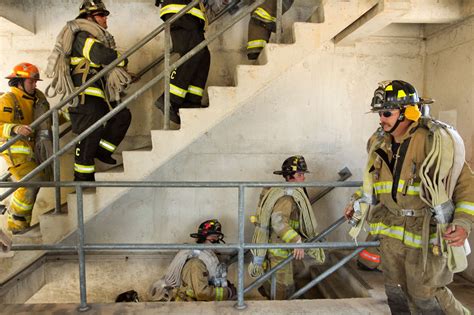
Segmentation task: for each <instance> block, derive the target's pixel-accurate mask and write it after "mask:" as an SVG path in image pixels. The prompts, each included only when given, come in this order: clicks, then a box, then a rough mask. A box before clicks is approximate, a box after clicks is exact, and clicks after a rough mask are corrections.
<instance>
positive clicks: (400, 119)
mask: <svg viewBox="0 0 474 315" xmlns="http://www.w3.org/2000/svg"><path fill="white" fill-rule="evenodd" d="M404 119H405V109H400V116H399V117H398V119H397V122H396V123H395V125H393V127H392V128H391V129H390V130H389V131H387V133H390V134H391V133H392V132H394V131H395V130H396V129H397V128H398V126H399V125H400V123H401V122H402V121H403V120H404Z"/></svg>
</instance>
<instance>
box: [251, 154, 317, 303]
mask: <svg viewBox="0 0 474 315" xmlns="http://www.w3.org/2000/svg"><path fill="white" fill-rule="evenodd" d="M273 173H274V174H276V175H282V176H283V177H284V178H285V180H286V181H287V182H289V183H302V182H304V180H305V174H306V173H309V171H308V167H307V165H306V161H305V159H304V157H303V156H301V155H296V156H291V157H289V158H287V159H286V160H285V161H284V162H283V164H282V166H281V170H277V171H274V172H273ZM258 208H259V210H258V211H259V213H258V214H257V215H258V216H259V220H260V221H259V222H257V226H258V227H261V226H267V225H268V229H269V232H270V233H269V235H268V239H261V240H259V236H258V235H259V234H258V233H256V234H254V238H253V239H254V242H256V243H266V242H270V243H301V242H303V241H304V240H305V239H306V238H307V237H306V236H309V235H308V233H307V232H308V229H307V227H308V225H310V226H311V231H312V232H314V230H313V227H316V222H315V220H314V217H313V216H308V211H311V212H312V208H311V204H310V202H309V200H308V198H307V194H306V191H305V190H304V189H302V188H293V187H291V188H285V189H282V188H279V187H272V188H265V189H263V191H262V193H261V195H260V201H259V206H258ZM264 218H267V219H264ZM303 218H304V219H303ZM264 220H268V222H267V221H265V222H264ZM308 221H311V222H308ZM308 223H310V224H308ZM256 231H257V232H258V230H257V229H256ZM306 253H307V254H309V256H311V257H314V258H317V259H320V260H321V256H324V254H323V253H322V251H320V250H307V251H306ZM253 254H254V261H255V259H257V260H264V259H265V261H266V263H263V264H262V265H263V266H262V267H263V269H268V268H273V267H275V266H276V265H278V264H279V263H280V262H282V261H283V260H285V259H286V258H288V256H290V255H294V257H295V259H296V261H293V262H292V263H289V264H287V265H285V266H284V267H283V268H281V269H279V270H278V271H277V272H276V296H275V298H276V299H278V300H284V299H288V298H289V297H290V296H291V295H292V294H293V293H294V291H295V282H294V275H295V274H297V272H298V270H300V269H301V266H302V263H301V260H302V259H303V258H304V257H305V250H304V249H294V250H287V249H268V250H267V251H266V257H261V259H258V257H255V255H256V253H254V252H253ZM322 260H324V258H322ZM320 262H321V261H320ZM250 269H251V268H250ZM250 269H249V270H250ZM251 276H252V277H253V276H254V275H252V273H251ZM259 292H260V293H261V294H262V295H263V296H266V297H268V298H270V296H271V293H270V283H269V282H268V283H265V284H264V285H263V286H262V287H260V288H259Z"/></svg>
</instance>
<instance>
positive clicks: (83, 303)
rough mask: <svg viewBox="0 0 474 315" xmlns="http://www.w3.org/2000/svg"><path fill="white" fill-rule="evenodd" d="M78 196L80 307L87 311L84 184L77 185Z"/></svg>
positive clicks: (81, 309) (81, 310) (80, 310)
mask: <svg viewBox="0 0 474 315" xmlns="http://www.w3.org/2000/svg"><path fill="white" fill-rule="evenodd" d="M76 197H77V227H78V231H77V233H78V234H77V235H78V246H77V254H78V255H79V287H80V292H81V304H80V306H79V308H78V310H79V312H85V311H87V310H89V308H90V306H89V305H87V291H86V259H85V253H84V200H83V191H82V186H81V185H80V184H79V185H77V186H76Z"/></svg>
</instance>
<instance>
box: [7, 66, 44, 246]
mask: <svg viewBox="0 0 474 315" xmlns="http://www.w3.org/2000/svg"><path fill="white" fill-rule="evenodd" d="M6 78H7V79H9V81H8V85H9V86H10V87H11V91H10V92H8V93H5V94H3V95H2V96H1V97H0V130H1V138H0V145H3V144H4V143H6V142H7V141H8V140H9V139H10V138H11V137H13V136H16V135H21V136H23V137H22V138H21V139H20V140H18V141H16V142H15V143H13V144H12V145H11V146H10V147H9V148H8V149H6V150H5V151H3V152H2V153H1V154H2V157H3V159H5V161H6V163H7V165H8V171H9V172H10V173H11V174H12V178H13V179H14V180H15V181H19V180H21V179H22V178H23V177H25V176H26V175H27V174H28V173H30V172H31V171H32V170H33V169H34V168H36V167H37V166H38V165H37V163H36V161H35V155H34V146H35V143H34V140H35V131H34V130H32V129H31V127H30V126H29V125H30V124H31V123H32V122H33V121H34V120H35V118H37V117H39V116H41V114H43V113H44V112H46V111H48V110H49V103H48V101H47V100H46V98H45V96H44V94H43V93H42V92H41V91H39V90H38V89H36V82H37V81H40V80H41V79H40V75H39V71H38V68H37V67H36V66H34V65H32V64H30V63H26V62H23V63H20V64H18V65H16V66H15V67H14V68H13V71H12V73H11V74H10V75H9V76H7V77H6ZM50 127H51V121H50V120H47V121H46V122H44V123H43V124H42V125H41V126H40V127H39V128H38V130H36V135H37V136H39V135H44V136H45V137H51V135H50V133H49V132H50ZM31 180H32V181H42V180H45V179H44V173H43V172H40V173H38V174H37V175H36V176H35V177H34V178H32V179H31ZM38 190H39V188H36V187H20V188H18V189H17V190H16V191H15V192H14V193H13V195H12V196H11V200H10V204H9V205H8V207H7V229H8V230H10V231H11V232H12V233H14V234H16V233H21V232H23V231H25V230H27V229H28V228H29V227H30V222H31V213H32V211H33V206H34V203H35V200H36V195H37V193H38ZM2 233H3V238H4V239H7V238H8V236H9V235H8V233H7V232H2ZM3 243H6V242H3Z"/></svg>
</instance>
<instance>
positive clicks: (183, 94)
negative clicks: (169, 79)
mask: <svg viewBox="0 0 474 315" xmlns="http://www.w3.org/2000/svg"><path fill="white" fill-rule="evenodd" d="M170 93H171V94H174V95H176V96H178V97H181V98H185V97H186V93H188V91H187V90H184V89H182V88H180V87H179V86H176V85H174V84H170Z"/></svg>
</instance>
